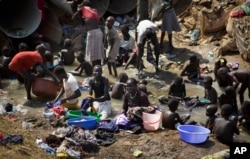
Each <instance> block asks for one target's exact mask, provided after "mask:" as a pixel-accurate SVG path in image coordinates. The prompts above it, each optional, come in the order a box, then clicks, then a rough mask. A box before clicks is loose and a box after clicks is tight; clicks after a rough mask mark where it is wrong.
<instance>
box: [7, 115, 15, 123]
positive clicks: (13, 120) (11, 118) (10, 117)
mask: <svg viewBox="0 0 250 159" xmlns="http://www.w3.org/2000/svg"><path fill="white" fill-rule="evenodd" d="M4 119H5V120H8V121H11V122H15V121H17V119H16V118H14V117H12V116H5V117H4Z"/></svg>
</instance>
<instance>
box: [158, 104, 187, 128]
mask: <svg viewBox="0 0 250 159" xmlns="http://www.w3.org/2000/svg"><path fill="white" fill-rule="evenodd" d="M178 105H179V101H178V100H176V99H170V100H169V101H168V107H169V111H167V112H164V113H163V117H162V126H163V127H164V128H167V129H172V130H175V129H176V128H177V126H178V125H180V124H184V123H185V122H186V121H187V120H188V119H189V118H190V115H188V116H185V117H184V119H181V117H180V115H179V114H178V113H177V112H176V110H177V109H178Z"/></svg>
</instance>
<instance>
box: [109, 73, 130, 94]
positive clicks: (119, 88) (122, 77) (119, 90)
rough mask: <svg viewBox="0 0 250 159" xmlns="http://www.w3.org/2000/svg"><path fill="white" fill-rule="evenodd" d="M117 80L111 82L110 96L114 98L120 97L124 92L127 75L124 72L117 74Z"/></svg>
mask: <svg viewBox="0 0 250 159" xmlns="http://www.w3.org/2000/svg"><path fill="white" fill-rule="evenodd" d="M118 78H119V80H118V81H117V82H116V83H114V84H113V86H112V93H111V97H112V98H115V99H121V98H122V96H123V95H124V93H125V89H126V88H125V84H126V82H127V80H128V75H127V74H126V73H124V72H122V73H120V74H119V76H118Z"/></svg>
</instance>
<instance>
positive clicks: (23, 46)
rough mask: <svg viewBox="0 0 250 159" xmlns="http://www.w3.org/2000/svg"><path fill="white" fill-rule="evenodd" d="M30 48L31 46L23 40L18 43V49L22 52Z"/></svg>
mask: <svg viewBox="0 0 250 159" xmlns="http://www.w3.org/2000/svg"><path fill="white" fill-rule="evenodd" d="M27 50H29V47H28V45H27V44H26V43H24V42H22V43H20V44H19V45H18V51H19V52H21V51H27Z"/></svg>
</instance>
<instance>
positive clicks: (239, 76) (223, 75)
mask: <svg viewBox="0 0 250 159" xmlns="http://www.w3.org/2000/svg"><path fill="white" fill-rule="evenodd" d="M218 78H219V79H221V80H223V81H225V83H227V84H228V85H229V86H233V87H234V89H237V87H238V86H239V84H241V86H240V89H239V92H238V93H239V97H240V103H243V101H244V92H245V91H246V89H248V97H250V81H249V78H250V71H247V70H244V71H243V70H237V71H232V72H229V71H228V70H227V69H226V68H220V69H219V70H218Z"/></svg>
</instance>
